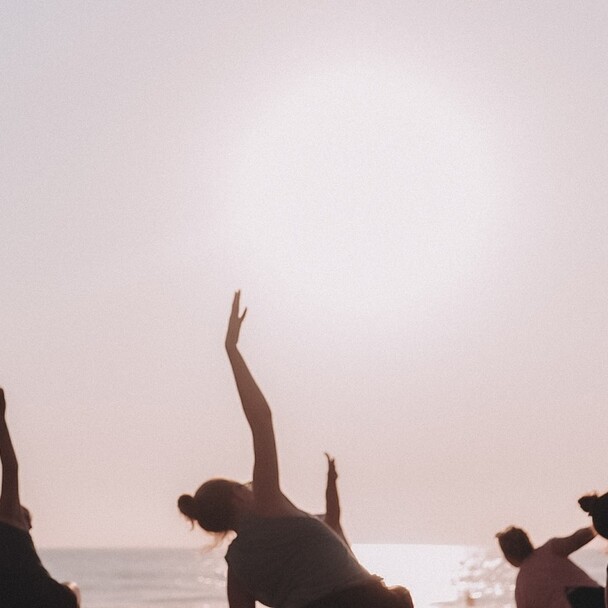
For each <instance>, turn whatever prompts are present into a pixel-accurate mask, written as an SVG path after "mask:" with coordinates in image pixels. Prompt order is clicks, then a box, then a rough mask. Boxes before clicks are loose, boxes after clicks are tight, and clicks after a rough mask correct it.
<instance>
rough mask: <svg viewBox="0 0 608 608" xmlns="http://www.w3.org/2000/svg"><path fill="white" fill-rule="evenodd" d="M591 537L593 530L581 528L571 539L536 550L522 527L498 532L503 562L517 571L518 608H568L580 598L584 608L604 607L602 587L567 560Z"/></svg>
mask: <svg viewBox="0 0 608 608" xmlns="http://www.w3.org/2000/svg"><path fill="white" fill-rule="evenodd" d="M594 536H595V530H594V529H593V528H591V527H589V528H581V529H580V530H577V531H576V532H575V533H574V534H571V535H570V536H566V537H564V538H551V539H549V540H548V541H547V542H546V543H545V544H544V545H542V546H540V547H538V548H536V549H535V548H534V547H533V546H532V543H531V542H530V539H529V538H528V535H527V534H526V533H525V532H524V531H523V530H522V529H521V528H515V527H509V528H507V529H506V530H504V531H502V532H499V533H498V534H497V535H496V537H497V538H498V543H499V545H500V548H501V549H502V552H503V553H504V556H505V559H506V560H507V561H508V562H509V563H510V564H511V565H513V566H515V567H516V568H519V573H518V574H517V579H516V582H515V603H516V604H517V608H539V607H540V608H542V607H545V606H546V607H547V608H571V607H572V606H573V605H574V606H578V605H579V604H576V603H571V601H572V602H576V601H578V600H577V598H581V597H583V598H584V599H585V602H586V603H585V604H582V605H584V606H585V608H596V607H597V608H604V602H603V589H602V587H601V586H600V585H599V584H598V583H597V582H596V581H594V580H593V579H592V578H591V577H590V576H589V575H587V573H586V572H584V571H583V570H582V569H581V568H579V567H578V566H577V565H576V564H574V563H573V562H571V561H570V560H569V559H568V556H569V555H570V554H571V553H573V552H574V551H576V550H577V549H580V548H581V547H583V546H584V545H586V544H587V543H588V542H590V541H591V540H592V539H593V538H594ZM569 597H573V600H570V599H569ZM598 598H599V600H600V603H597V601H598Z"/></svg>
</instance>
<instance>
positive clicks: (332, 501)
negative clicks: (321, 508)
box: [325, 452, 350, 546]
mask: <svg viewBox="0 0 608 608" xmlns="http://www.w3.org/2000/svg"><path fill="white" fill-rule="evenodd" d="M325 457H326V458H327V486H326V488H325V523H326V524H327V525H328V526H329V527H330V528H331V529H332V530H333V531H334V532H335V533H336V534H337V535H338V536H339V537H340V538H341V539H342V540H343V541H344V543H345V544H346V545H347V546H350V545H349V543H348V540H346V536H345V535H344V531H343V530H342V524H341V523H340V515H341V510H340V498H339V497H338V485H337V480H338V472H337V471H336V461H335V459H334V458H332V457H331V456H330V455H329V454H328V453H327V452H325Z"/></svg>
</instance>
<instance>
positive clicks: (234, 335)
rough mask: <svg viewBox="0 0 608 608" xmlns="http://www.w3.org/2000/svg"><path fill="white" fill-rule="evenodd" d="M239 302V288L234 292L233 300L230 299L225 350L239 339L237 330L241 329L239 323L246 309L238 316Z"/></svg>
mask: <svg viewBox="0 0 608 608" xmlns="http://www.w3.org/2000/svg"><path fill="white" fill-rule="evenodd" d="M240 302H241V292H240V290H239V291H237V292H235V294H234V300H232V310H231V311H230V319H229V321H228V331H227V332H226V350H231V349H234V348H236V345H237V342H238V341H239V332H240V331H241V323H242V322H243V319H244V318H245V315H246V314H247V309H246V308H245V310H244V311H243V314H242V315H240V316H239V308H240Z"/></svg>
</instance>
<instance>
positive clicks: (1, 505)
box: [0, 388, 29, 529]
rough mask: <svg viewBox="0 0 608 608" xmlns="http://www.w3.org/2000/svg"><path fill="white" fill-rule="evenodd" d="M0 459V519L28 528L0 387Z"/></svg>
mask: <svg viewBox="0 0 608 608" xmlns="http://www.w3.org/2000/svg"><path fill="white" fill-rule="evenodd" d="M0 461H1V462H2V493H1V494H0V520H2V521H6V522H8V523H11V524H14V525H16V526H18V527H20V528H25V529H28V528H29V526H28V525H27V522H26V521H25V520H24V517H23V513H22V509H21V503H20V501H19V467H18V464H17V456H16V454H15V449H14V448H13V442H12V441H11V436H10V433H9V432H8V425H7V423H6V401H5V399H4V390H3V389H1V388H0Z"/></svg>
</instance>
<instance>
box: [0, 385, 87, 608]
mask: <svg viewBox="0 0 608 608" xmlns="http://www.w3.org/2000/svg"><path fill="white" fill-rule="evenodd" d="M0 461H1V462H2V493H1V494H0V606H1V607H2V608H77V607H78V606H79V604H80V591H79V590H78V587H77V586H76V585H75V584H74V583H63V584H61V583H58V582H57V581H56V580H54V579H52V578H51V576H50V575H49V573H48V572H47V571H46V570H45V569H44V567H43V565H42V563H41V561H40V558H39V557H38V554H37V553H36V549H35V548H34V543H33V542H32V537H31V536H30V532H29V531H30V529H31V527H32V519H31V515H30V512H29V511H28V510H27V509H26V508H25V507H24V506H23V505H22V504H21V501H20V499H19V477H18V465H17V457H16V455H15V450H14V448H13V443H12V441H11V437H10V434H9V432H8V425H7V423H6V401H5V399H4V391H3V390H2V389H1V388H0Z"/></svg>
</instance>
